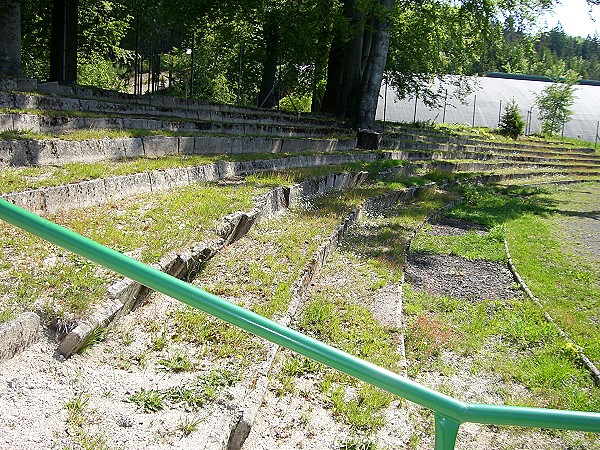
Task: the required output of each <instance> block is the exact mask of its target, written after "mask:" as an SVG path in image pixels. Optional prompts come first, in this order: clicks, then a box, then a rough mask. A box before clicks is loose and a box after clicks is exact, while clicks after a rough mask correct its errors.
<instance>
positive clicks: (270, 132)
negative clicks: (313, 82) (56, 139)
mask: <svg viewBox="0 0 600 450" xmlns="http://www.w3.org/2000/svg"><path fill="white" fill-rule="evenodd" d="M89 129H109V130H128V129H130V130H161V131H167V132H178V133H206V134H233V135H244V134H250V135H262V136H277V137H313V138H319V137H342V136H347V137H353V136H354V133H353V132H352V131H351V130H349V129H344V128H335V127H332V126H327V127H325V126H322V125H320V126H317V125H304V124H302V123H298V124H296V125H279V124H263V123H260V122H257V121H247V122H231V123H228V122H223V121H197V120H175V119H171V120H167V119H160V118H152V117H144V118H142V117H128V116H124V117H119V116H106V117H87V116H81V117H77V116H66V115H65V116H60V115H56V114H54V113H53V114H44V113H43V112H41V113H36V114H26V113H6V114H0V131H29V132H34V133H64V132H66V131H69V130H71V131H72V130H89Z"/></svg>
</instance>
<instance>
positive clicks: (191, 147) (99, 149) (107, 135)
mask: <svg viewBox="0 0 600 450" xmlns="http://www.w3.org/2000/svg"><path fill="white" fill-rule="evenodd" d="M130 136H138V137H130ZM22 137H25V139H20V140H0V165H3V166H28V165H57V166H58V165H64V164H68V163H72V162H80V163H82V162H83V163H85V162H88V163H89V162H97V161H104V160H115V159H116V160H118V159H123V158H134V157H141V156H145V157H158V156H165V155H176V154H186V155H192V154H223V153H228V154H231V153H235V154H239V153H284V154H285V153H294V154H305V153H335V152H341V151H349V150H353V149H354V148H355V147H356V139H355V138H352V139H345V138H344V139H335V138H333V139H326V138H323V139H318V138H315V139H312V138H296V137H285V138H281V137H275V138H273V137H251V136H227V135H221V136H210V135H202V134H199V135H197V136H188V135H180V134H178V133H172V132H155V131H151V130H141V131H139V132H137V131H135V130H134V131H132V130H122V131H115V130H94V131H85V132H84V131H76V132H73V133H69V134H65V135H59V136H57V137H56V138H50V139H48V136H46V135H27V134H26V135H25V136H22ZM34 137H35V138H37V139H32V138H34ZM67 138H68V139H67Z"/></svg>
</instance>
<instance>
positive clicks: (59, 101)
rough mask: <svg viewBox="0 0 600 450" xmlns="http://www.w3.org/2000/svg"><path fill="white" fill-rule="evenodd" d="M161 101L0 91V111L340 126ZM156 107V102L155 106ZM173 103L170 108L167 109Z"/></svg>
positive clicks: (308, 118)
mask: <svg viewBox="0 0 600 450" xmlns="http://www.w3.org/2000/svg"><path fill="white" fill-rule="evenodd" d="M171 100H172V101H167V100H165V98H162V99H161V102H162V105H161V104H152V103H151V102H148V101H141V102H140V101H130V100H116V99H103V98H98V97H96V98H77V97H69V96H61V97H57V96H45V95H32V94H28V93H23V92H7V91H0V108H9V109H18V110H23V109H24V110H27V109H35V110H50V111H82V112H87V113H101V114H117V115H133V116H144V117H146V116H150V117H167V118H171V117H176V118H180V119H190V120H199V121H215V122H227V123H247V122H249V121H258V122H260V123H262V124H268V125H289V126H297V125H305V126H324V127H327V126H331V127H335V128H339V127H340V125H339V124H338V123H337V122H335V121H332V120H331V119H326V118H322V117H318V116H313V115H292V114H286V113H280V112H277V111H271V110H259V109H248V108H236V107H232V106H229V105H215V104H208V103H200V102H190V101H185V100H184V101H178V100H175V99H171ZM155 103H156V102H155ZM167 103H170V106H167Z"/></svg>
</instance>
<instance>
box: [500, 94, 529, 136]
mask: <svg viewBox="0 0 600 450" xmlns="http://www.w3.org/2000/svg"><path fill="white" fill-rule="evenodd" d="M524 129H525V121H524V120H523V117H521V113H520V112H519V105H517V102H516V101H515V99H514V98H513V99H512V100H511V101H510V102H508V104H507V105H506V107H505V108H504V114H502V118H501V119H500V132H501V133H502V134H503V135H505V136H510V137H511V138H513V139H516V138H517V137H519V135H520V134H523V130H524Z"/></svg>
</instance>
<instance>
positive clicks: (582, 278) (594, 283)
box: [507, 184, 600, 364]
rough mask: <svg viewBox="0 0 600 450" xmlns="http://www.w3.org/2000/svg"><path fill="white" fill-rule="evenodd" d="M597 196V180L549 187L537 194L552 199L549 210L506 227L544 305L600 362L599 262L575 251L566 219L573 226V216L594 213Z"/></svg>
mask: <svg viewBox="0 0 600 450" xmlns="http://www.w3.org/2000/svg"><path fill="white" fill-rule="evenodd" d="M599 196H600V187H599V186H598V184H578V185H568V186H561V187H553V188H548V190H546V191H544V192H542V193H540V197H541V198H542V199H544V200H546V201H549V202H555V204H556V207H555V208H554V211H552V213H551V214H548V215H541V216H540V215H525V216H522V217H520V218H518V219H516V220H514V221H512V222H511V223H510V226H509V227H507V239H508V242H509V245H510V250H511V253H512V256H513V259H514V262H515V265H516V266H517V269H518V270H519V273H520V274H521V276H523V278H524V279H525V281H526V282H527V283H528V285H529V287H530V288H531V290H532V291H533V292H534V294H535V295H536V296H537V297H538V298H539V299H540V301H541V302H542V303H543V304H544V309H546V310H547V311H548V312H549V313H550V315H551V316H552V317H554V318H555V320H557V322H558V323H559V324H560V326H561V328H563V330H565V331H566V332H567V334H568V335H569V336H570V337H571V338H572V339H573V340H574V341H575V342H576V343H577V344H578V345H579V346H581V347H582V348H583V349H584V351H585V353H586V355H587V356H588V357H590V358H591V359H592V361H594V362H595V363H596V364H598V363H599V362H600V337H599V336H600V333H599V332H600V328H599V326H598V323H597V320H596V319H597V318H598V317H600V302H599V301H598V299H600V273H599V272H598V267H600V266H599V265H598V259H597V257H596V259H593V260H590V261H589V262H588V259H587V258H586V256H583V255H581V254H580V253H577V252H576V251H575V249H574V248H573V245H572V244H570V241H569V239H573V238H571V237H568V236H570V235H571V233H569V231H568V230H567V229H566V228H565V225H564V223H567V224H570V225H567V226H574V225H575V224H576V223H577V222H576V220H577V217H582V218H586V217H588V218H589V217H597V214H598V210H597V208H598V198H599ZM565 221H566V222H565ZM592 239H593V238H592ZM589 258H594V257H593V256H589ZM594 263H595V264H594ZM594 318H596V319H594Z"/></svg>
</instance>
